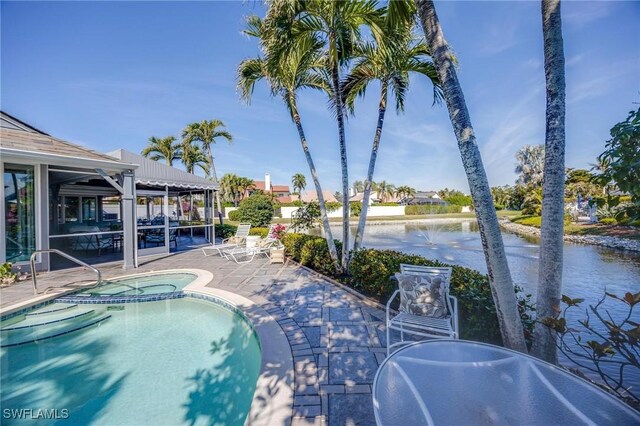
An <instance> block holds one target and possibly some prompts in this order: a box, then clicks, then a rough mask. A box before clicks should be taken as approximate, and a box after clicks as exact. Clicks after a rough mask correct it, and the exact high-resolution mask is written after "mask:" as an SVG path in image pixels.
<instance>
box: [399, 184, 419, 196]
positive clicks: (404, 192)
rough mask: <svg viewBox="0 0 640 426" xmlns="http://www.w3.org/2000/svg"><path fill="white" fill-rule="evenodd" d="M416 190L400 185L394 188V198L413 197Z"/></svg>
mask: <svg viewBox="0 0 640 426" xmlns="http://www.w3.org/2000/svg"><path fill="white" fill-rule="evenodd" d="M415 195H416V190H415V189H414V188H412V187H410V186H407V185H402V186H399V187H397V188H396V196H397V197H399V198H404V199H407V198H409V197H415Z"/></svg>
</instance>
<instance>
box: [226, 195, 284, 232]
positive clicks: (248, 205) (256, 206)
mask: <svg viewBox="0 0 640 426" xmlns="http://www.w3.org/2000/svg"><path fill="white" fill-rule="evenodd" d="M236 212H238V213H237V214H236V215H235V217H237V218H238V219H237V220H239V221H240V222H246V223H250V224H251V226H255V227H263V226H267V225H269V224H270V223H271V219H273V214H274V206H273V201H271V197H270V196H268V195H263V194H252V195H251V196H249V197H247V198H245V199H244V200H242V202H241V203H240V206H239V207H238V210H236ZM232 220H236V219H232Z"/></svg>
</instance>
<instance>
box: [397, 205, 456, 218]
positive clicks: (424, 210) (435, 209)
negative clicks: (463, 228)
mask: <svg viewBox="0 0 640 426" xmlns="http://www.w3.org/2000/svg"><path fill="white" fill-rule="evenodd" d="M461 211H462V206H453V205H449V206H431V205H419V206H406V207H405V208H404V214H406V215H408V216H413V215H418V214H446V213H460V212H461Z"/></svg>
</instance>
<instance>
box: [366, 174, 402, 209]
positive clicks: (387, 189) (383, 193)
mask: <svg viewBox="0 0 640 426" xmlns="http://www.w3.org/2000/svg"><path fill="white" fill-rule="evenodd" d="M376 191H377V192H378V197H379V198H380V201H382V202H386V201H387V200H388V199H389V197H391V196H393V194H395V192H396V187H395V186H393V185H392V184H390V183H388V182H387V181H386V180H383V181H382V182H378V184H377V185H376ZM367 202H368V200H367ZM362 204H364V201H363V202H362ZM362 208H363V209H364V205H363V206H362Z"/></svg>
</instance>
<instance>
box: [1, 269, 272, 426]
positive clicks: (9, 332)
mask: <svg viewBox="0 0 640 426" xmlns="http://www.w3.org/2000/svg"><path fill="white" fill-rule="evenodd" d="M156 275H157V276H156ZM156 275H147V276H144V275H139V276H136V277H127V278H125V279H122V280H120V279H118V280H114V281H113V282H110V283H108V284H106V285H105V286H100V287H97V288H95V289H91V290H90V291H89V292H90V293H91V297H90V298H88V299H83V301H84V302H85V303H82V304H79V303H73V302H68V303H51V304H48V305H46V306H44V307H40V308H38V309H35V310H31V311H27V312H21V313H18V314H12V315H10V316H9V317H8V318H4V319H3V320H2V322H1V323H0V324H1V325H0V328H1V331H0V345H1V346H2V348H0V357H1V358H0V364H1V367H0V368H1V380H2V388H1V390H0V397H1V401H2V408H3V410H6V409H9V410H20V409H24V410H31V411H30V412H29V411H22V416H23V417H25V416H31V419H33V418H35V417H33V416H36V415H45V416H46V415H48V416H53V417H57V420H56V419H52V420H50V422H51V423H55V422H56V421H60V422H63V423H66V422H67V421H68V424H89V423H92V424H108V425H124V424H127V425H130V424H136V425H144V424H152V425H157V424H225V425H227V424H228V425H234V424H238V425H241V424H243V423H244V421H245V419H246V417H247V414H248V413H249V409H250V407H251V403H252V399H253V394H254V390H255V388H256V382H257V380H258V375H259V372H260V368H261V352H260V344H259V341H258V338H257V337H256V334H255V332H254V330H253V328H252V326H251V324H250V322H249V321H248V320H247V319H246V318H245V317H244V315H243V314H242V313H241V312H240V311H239V310H238V309H234V308H233V307H231V306H229V304H228V303H225V302H224V301H223V300H220V299H216V298H215V297H207V296H203V295H190V294H184V293H183V292H181V291H179V290H177V289H178V288H179V287H180V286H181V285H182V281H180V282H178V281H179V277H177V276H173V277H172V276H171V274H168V273H163V274H156ZM160 275H162V277H159V276H160ZM186 275H190V274H189V273H187V274H186ZM154 276H155V278H158V279H162V280H164V281H163V283H161V284H157V282H156V281H155V278H154ZM132 278H135V279H134V280H132ZM183 278H184V281H185V282H186V281H187V280H188V282H186V283H185V284H184V285H182V287H184V286H185V285H187V284H189V283H191V282H193V281H194V280H195V279H197V274H191V276H184V277H183ZM172 279H175V281H173V284H169V281H170V280H172ZM156 285H163V286H165V287H150V286H156ZM171 285H173V286H175V287H176V289H171V290H172V291H164V292H158V293H153V294H155V295H158V294H161V293H163V294H166V295H171V297H170V298H167V299H164V300H156V301H147V302H145V303H121V304H116V303H115V302H113V301H115V300H119V299H118V298H123V297H127V294H126V293H129V295H131V296H132V297H131V300H127V302H140V300H136V297H135V296H140V292H141V291H143V292H144V291H146V292H148V293H147V294H152V293H151V292H152V291H156V290H162V289H163V288H164V289H165V290H169V289H170V287H169V286H171ZM154 288H155V290H153V289H154ZM123 292H125V293H123ZM132 293H133V294H132ZM142 294H144V293H142ZM77 297H86V296H77ZM98 298H99V299H98ZM202 299H207V300H202ZM39 410H40V411H39ZM42 410H49V411H46V412H45V411H42ZM52 410H53V411H52ZM14 413H15V414H16V415H15V416H14V417H18V411H14ZM26 413H29V414H26ZM31 419H29V418H26V419H25V420H26V421H30V420H31ZM65 419H66V420H65ZM25 420H23V421H25ZM5 422H6V423H7V424H11V423H13V422H15V423H20V422H21V420H18V419H17V418H13V419H11V418H9V419H8V418H3V424H5ZM46 423H47V422H46V421H45V422H43V424H46Z"/></svg>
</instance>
